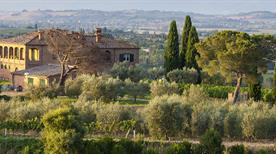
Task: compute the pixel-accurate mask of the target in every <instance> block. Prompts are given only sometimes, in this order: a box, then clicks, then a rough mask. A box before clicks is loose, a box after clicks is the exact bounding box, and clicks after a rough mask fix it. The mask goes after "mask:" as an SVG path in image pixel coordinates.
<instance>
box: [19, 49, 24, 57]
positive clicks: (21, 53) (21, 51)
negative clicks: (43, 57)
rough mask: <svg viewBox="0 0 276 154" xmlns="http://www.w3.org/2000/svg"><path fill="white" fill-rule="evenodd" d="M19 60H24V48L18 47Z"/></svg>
mask: <svg viewBox="0 0 276 154" xmlns="http://www.w3.org/2000/svg"><path fill="white" fill-rule="evenodd" d="M20 60H24V49H23V48H20Z"/></svg>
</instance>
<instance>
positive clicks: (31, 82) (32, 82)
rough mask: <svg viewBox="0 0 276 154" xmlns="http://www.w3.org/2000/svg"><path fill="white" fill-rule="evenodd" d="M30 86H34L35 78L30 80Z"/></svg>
mask: <svg viewBox="0 0 276 154" xmlns="http://www.w3.org/2000/svg"><path fill="white" fill-rule="evenodd" d="M28 85H29V86H33V85H34V79H33V78H28Z"/></svg>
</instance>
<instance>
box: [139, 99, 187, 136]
mask: <svg viewBox="0 0 276 154" xmlns="http://www.w3.org/2000/svg"><path fill="white" fill-rule="evenodd" d="M191 112H192V110H191V108H190V106H189V105H187V104H184V103H182V100H181V97H179V96H173V97H169V96H162V97H156V98H154V99H153V100H151V102H150V103H149V104H148V105H147V106H146V107H145V110H144V115H145V120H146V122H147V124H148V128H149V130H150V134H151V135H153V136H154V137H158V138H160V137H166V138H169V137H174V136H177V135H181V134H182V133H181V132H185V131H188V130H189V123H190V117H191Z"/></svg>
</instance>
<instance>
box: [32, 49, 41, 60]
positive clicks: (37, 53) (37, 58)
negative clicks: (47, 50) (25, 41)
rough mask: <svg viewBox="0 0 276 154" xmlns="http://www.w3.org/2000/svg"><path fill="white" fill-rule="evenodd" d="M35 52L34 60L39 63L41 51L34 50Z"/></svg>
mask: <svg viewBox="0 0 276 154" xmlns="http://www.w3.org/2000/svg"><path fill="white" fill-rule="evenodd" d="M33 52H34V60H35V61H39V60H40V56H39V50H38V49H33Z"/></svg>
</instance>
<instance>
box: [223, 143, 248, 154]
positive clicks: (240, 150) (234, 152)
mask: <svg viewBox="0 0 276 154" xmlns="http://www.w3.org/2000/svg"><path fill="white" fill-rule="evenodd" d="M227 153H228V154H247V151H246V149H245V147H244V145H242V144H241V145H233V146H231V147H229V148H228V149H227Z"/></svg>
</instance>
